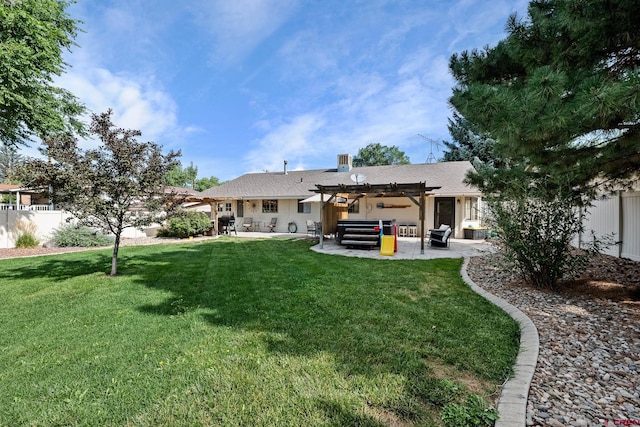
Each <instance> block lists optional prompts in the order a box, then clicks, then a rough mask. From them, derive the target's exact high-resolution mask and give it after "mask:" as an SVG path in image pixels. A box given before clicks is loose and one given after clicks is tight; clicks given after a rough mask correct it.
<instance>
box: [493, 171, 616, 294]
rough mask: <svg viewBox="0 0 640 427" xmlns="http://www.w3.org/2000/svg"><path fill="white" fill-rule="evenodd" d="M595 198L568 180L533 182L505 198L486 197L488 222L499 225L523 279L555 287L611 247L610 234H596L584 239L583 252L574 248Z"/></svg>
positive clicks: (509, 258) (510, 258)
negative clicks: (578, 190)
mask: <svg viewBox="0 0 640 427" xmlns="http://www.w3.org/2000/svg"><path fill="white" fill-rule="evenodd" d="M552 184H553V183H552ZM590 197H591V196H590V194H580V193H578V192H577V191H576V190H575V189H573V188H570V187H568V186H567V185H549V183H548V182H546V181H544V180H540V181H539V182H535V181H534V182H531V183H530V184H529V185H526V186H522V187H521V188H519V191H512V192H510V193H507V194H503V195H502V196H501V197H492V196H487V197H486V201H487V202H488V215H487V216H486V217H485V221H486V222H487V223H488V225H489V226H490V227H491V228H493V229H495V230H498V233H497V239H496V240H497V241H498V242H499V243H501V244H502V247H503V249H504V255H505V260H506V261H507V263H508V264H509V265H510V266H511V267H513V269H514V270H515V271H516V272H517V273H518V274H519V275H520V276H521V277H522V278H523V279H524V280H526V281H528V282H529V283H531V284H533V285H535V286H538V287H546V288H555V287H556V286H557V284H558V282H559V281H560V280H561V279H566V278H571V277H573V276H575V275H576V273H577V272H579V271H580V270H581V268H582V267H583V266H584V265H585V264H586V263H587V262H588V261H589V259H590V257H591V256H593V255H594V254H596V253H598V252H599V251H601V250H602V249H603V248H604V247H606V246H607V241H608V239H606V238H600V239H596V238H595V237H593V239H592V241H591V242H582V243H583V245H581V246H582V247H581V249H583V250H582V251H576V250H573V249H572V242H573V241H574V239H575V238H576V236H577V235H578V234H580V233H583V232H584V231H585V227H584V221H583V219H584V215H585V213H586V211H587V208H588V207H589V204H590V202H591V198H590Z"/></svg>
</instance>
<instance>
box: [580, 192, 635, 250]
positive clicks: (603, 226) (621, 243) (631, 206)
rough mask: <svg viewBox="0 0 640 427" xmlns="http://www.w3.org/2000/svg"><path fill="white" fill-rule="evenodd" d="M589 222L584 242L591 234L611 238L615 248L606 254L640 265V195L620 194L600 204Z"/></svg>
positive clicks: (593, 210) (587, 222)
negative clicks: (633, 261) (639, 262)
mask: <svg viewBox="0 0 640 427" xmlns="http://www.w3.org/2000/svg"><path fill="white" fill-rule="evenodd" d="M585 221H586V222H585V229H586V233H585V234H584V235H582V236H580V241H581V242H582V241H586V240H588V239H589V236H590V235H591V231H593V232H594V233H595V234H596V236H598V237H602V236H606V235H609V236H612V237H613V241H614V242H615V244H614V245H612V246H611V247H609V248H608V249H607V250H606V251H604V253H605V254H607V255H613V256H615V257H619V258H629V259H632V260H635V261H640V192H638V191H626V192H619V193H618V194H616V195H614V196H611V197H609V198H607V199H605V200H598V201H596V202H595V203H594V206H593V207H592V208H591V209H590V210H589V214H588V216H587V217H586V220H585Z"/></svg>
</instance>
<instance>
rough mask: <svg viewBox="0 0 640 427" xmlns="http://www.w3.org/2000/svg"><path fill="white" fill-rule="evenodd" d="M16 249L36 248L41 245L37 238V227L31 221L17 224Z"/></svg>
mask: <svg viewBox="0 0 640 427" xmlns="http://www.w3.org/2000/svg"><path fill="white" fill-rule="evenodd" d="M15 230H16V248H35V247H36V246H38V245H39V244H40V242H39V241H38V239H37V238H36V225H35V224H34V223H32V222H30V221H22V220H20V221H18V222H17V223H16V227H15Z"/></svg>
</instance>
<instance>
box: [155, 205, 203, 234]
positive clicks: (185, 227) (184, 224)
mask: <svg viewBox="0 0 640 427" xmlns="http://www.w3.org/2000/svg"><path fill="white" fill-rule="evenodd" d="M210 228H211V220H209V217H208V216H207V214H205V213H204V212H195V211H184V210H183V211H178V212H176V213H175V214H174V215H173V216H172V217H171V218H169V220H168V224H167V227H166V228H165V229H164V230H162V231H161V232H160V233H159V235H160V236H161V237H180V238H184V237H189V236H195V235H197V234H203V233H204V232H206V231H208V230H209V229H210Z"/></svg>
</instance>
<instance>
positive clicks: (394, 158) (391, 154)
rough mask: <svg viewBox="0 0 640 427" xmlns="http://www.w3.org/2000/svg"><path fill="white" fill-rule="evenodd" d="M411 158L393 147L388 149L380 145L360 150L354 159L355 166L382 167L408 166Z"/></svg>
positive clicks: (375, 144) (372, 145) (376, 144)
mask: <svg viewBox="0 0 640 427" xmlns="http://www.w3.org/2000/svg"><path fill="white" fill-rule="evenodd" d="M409 163H410V162H409V157H407V156H406V155H405V154H404V151H400V149H399V148H398V147H396V146H395V145H392V146H391V147H388V146H386V145H381V144H380V143H373V144H369V145H367V146H366V147H364V148H361V149H359V150H358V154H357V155H356V156H355V157H354V158H353V165H354V166H381V165H407V164H409Z"/></svg>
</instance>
